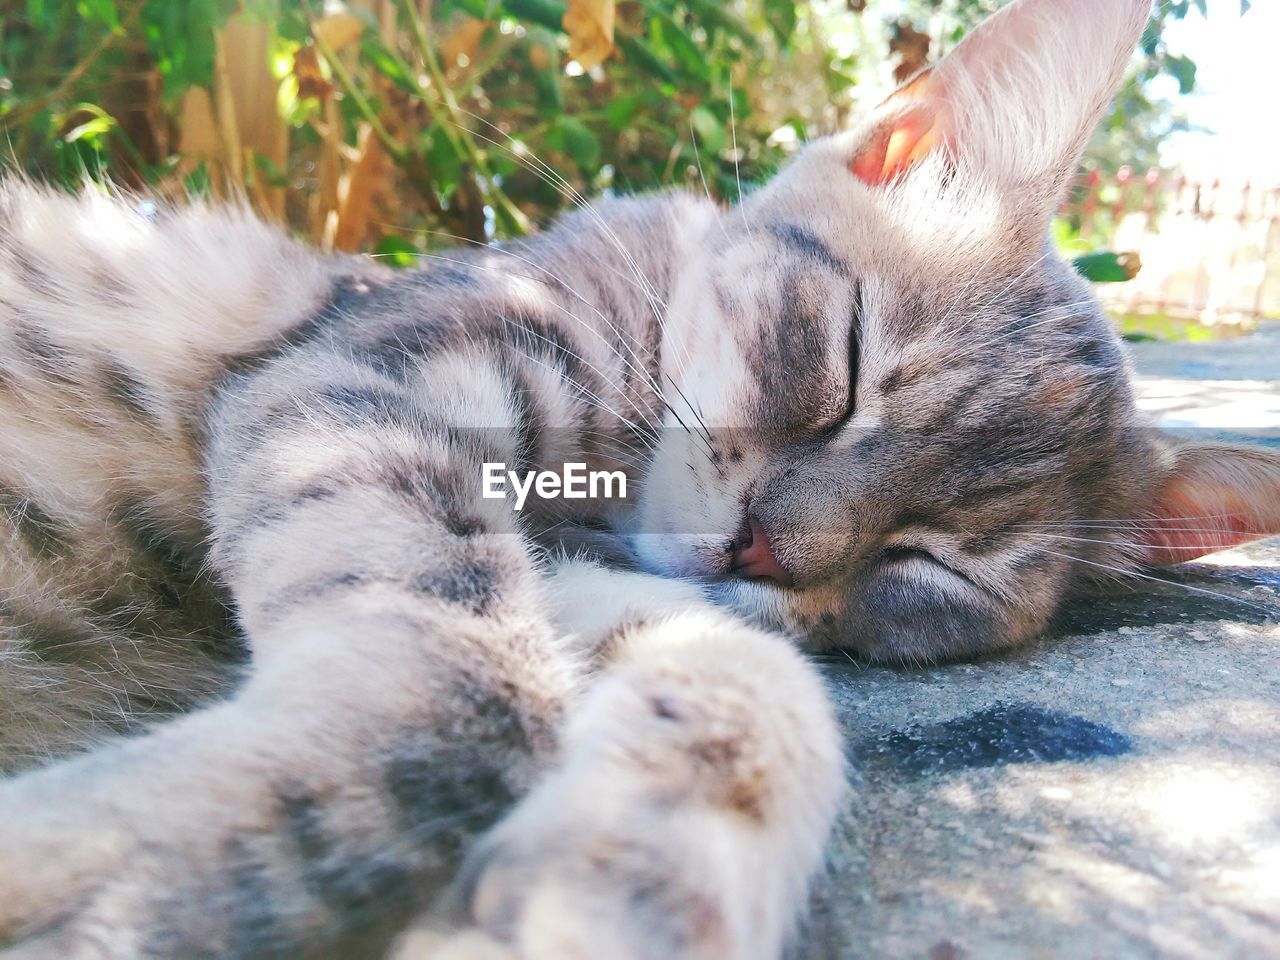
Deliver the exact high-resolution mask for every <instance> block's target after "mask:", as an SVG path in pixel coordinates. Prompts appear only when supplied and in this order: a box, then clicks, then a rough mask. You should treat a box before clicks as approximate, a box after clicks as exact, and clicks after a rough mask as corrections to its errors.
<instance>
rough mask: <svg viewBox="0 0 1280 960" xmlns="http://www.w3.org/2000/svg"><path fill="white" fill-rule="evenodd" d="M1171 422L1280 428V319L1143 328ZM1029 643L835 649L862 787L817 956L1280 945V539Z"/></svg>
mask: <svg viewBox="0 0 1280 960" xmlns="http://www.w3.org/2000/svg"><path fill="white" fill-rule="evenodd" d="M1133 352H1134V359H1135V362H1136V364H1137V367H1138V370H1139V373H1140V375H1141V381H1142V392H1143V397H1144V400H1143V404H1144V406H1145V407H1146V408H1147V409H1149V410H1150V411H1152V413H1153V414H1154V415H1155V416H1156V418H1157V419H1158V420H1159V421H1161V422H1162V423H1163V424H1165V425H1166V426H1168V427H1170V428H1174V429H1178V430H1182V431H1186V432H1190V433H1194V434H1199V435H1203V436H1223V437H1227V436H1236V437H1241V438H1244V439H1248V440H1251V441H1254V442H1263V443H1270V444H1275V445H1277V446H1280V324H1273V325H1271V327H1269V328H1264V329H1263V330H1261V331H1259V332H1258V333H1256V334H1254V335H1252V336H1250V337H1248V338H1245V339H1241V340H1238V341H1225V342H1219V343H1215V344H1207V345H1205V344H1200V345H1195V346H1190V347H1188V346H1181V345H1170V344H1139V345H1135V346H1134V348H1133ZM1162 576H1165V577H1166V578H1167V579H1168V580H1170V581H1172V583H1169V584H1165V583H1157V582H1146V583H1144V584H1143V585H1142V588H1141V589H1139V590H1136V591H1132V592H1123V593H1118V594H1116V595H1115V596H1111V597H1108V598H1106V599H1102V600H1098V601H1094V602H1089V603H1081V604H1077V605H1075V606H1074V607H1073V608H1072V609H1070V610H1069V611H1067V613H1066V614H1065V615H1064V617H1063V618H1062V622H1061V624H1060V625H1059V627H1058V629H1057V630H1056V631H1055V634H1054V635H1053V636H1052V637H1050V638H1048V639H1046V640H1044V641H1042V642H1040V643H1039V644H1038V645H1036V646H1035V647H1034V648H1032V649H1029V650H1027V651H1025V652H1022V653H1019V654H1015V655H1011V656H1002V657H999V658H993V659H989V660H986V661H984V662H981V663H973V664H964V665H957V666H948V667H942V668H938V669H933V670H924V671H895V670H885V669H871V668H866V667H863V666H859V665H857V664H854V663H851V662H849V661H847V660H844V659H843V658H833V659H832V660H831V661H830V662H828V663H827V664H826V665H825V666H826V670H827V675H828V678H829V681H830V685H831V688H832V691H833V694H834V697H835V700H836V703H837V704H838V706H839V710H840V713H841V715H842V719H843V721H844V726H845V729H846V731H847V737H848V750H849V755H850V758H851V760H852V761H853V766H854V769H855V773H854V776H855V778H856V783H855V789H854V790H853V791H851V800H850V804H849V807H848V809H847V810H846V812H845V815H844V817H843V819H842V821H841V823H840V824H839V826H838V828H837V831H836V835H835V837H834V839H833V841H832V844H831V847H830V857H829V861H830V865H829V869H828V871H827V873H826V875H825V876H824V877H823V879H822V881H821V882H820V884H819V885H818V889H817V890H816V892H815V895H814V909H813V915H812V917H811V919H810V921H809V923H808V926H807V929H806V931H805V935H804V937H803V938H802V941H801V943H800V945H799V947H798V948H797V949H796V950H795V951H794V952H795V956H796V958H798V960H819V958H846V957H849V958H852V957H867V958H899V957H902V958H917V957H918V958H927V960H956V958H964V957H974V958H978V957H981V958H987V957H992V958H1024V957H1036V958H1038V957H1045V958H1049V957H1053V958H1095V957H1096V958H1128V957H1174V958H1199V957H1204V958H1215V960H1217V958H1229V957H1240V958H1246V957H1247V958H1263V957H1277V958H1280V539H1275V540H1271V541H1269V542H1264V543H1261V544H1257V545H1253V546H1250V547H1248V548H1244V549H1239V550H1233V551H1229V552H1225V553H1222V554H1219V555H1217V556H1215V557H1213V558H1211V559H1210V561H1209V562H1203V563H1199V564H1192V565H1187V566H1185V567H1183V568H1180V569H1179V570H1176V571H1167V572H1163V573H1162Z"/></svg>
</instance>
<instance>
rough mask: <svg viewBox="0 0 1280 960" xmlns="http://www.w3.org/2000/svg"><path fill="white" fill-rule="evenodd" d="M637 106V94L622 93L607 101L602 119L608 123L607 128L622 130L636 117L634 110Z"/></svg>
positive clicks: (638, 103) (638, 104) (638, 102)
mask: <svg viewBox="0 0 1280 960" xmlns="http://www.w3.org/2000/svg"><path fill="white" fill-rule="evenodd" d="M639 106H640V95H639V94H638V93H624V94H622V95H621V96H618V97H614V98H613V99H612V100H610V101H609V104H608V106H606V107H605V108H604V118H605V119H606V120H608V121H609V126H611V127H613V129H615V130H624V129H626V127H627V125H628V124H630V123H631V118H632V117H634V116H635V115H636V109H637V108H638V107H639Z"/></svg>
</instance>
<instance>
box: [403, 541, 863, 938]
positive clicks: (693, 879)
mask: <svg viewBox="0 0 1280 960" xmlns="http://www.w3.org/2000/svg"><path fill="white" fill-rule="evenodd" d="M573 567H576V568H577V569H573ZM575 578H576V579H577V580H578V584H577V586H575V584H574V581H575ZM611 578H612V580H613V584H612V586H611V587H610V586H609V581H610V579H611ZM558 579H559V583H558V584H556V586H557V587H558V588H559V589H557V590H556V591H555V593H556V594H557V595H558V597H559V598H561V599H566V600H567V599H568V598H571V597H574V596H576V597H577V598H578V603H577V607H578V615H577V616H576V617H575V616H570V618H569V619H570V621H571V622H573V623H574V625H575V626H576V628H577V629H578V630H579V633H578V636H579V639H580V641H581V642H583V643H589V644H595V645H597V647H598V649H599V650H600V652H601V654H602V655H603V656H605V657H607V658H608V660H609V662H610V665H609V666H608V668H607V669H606V671H605V673H604V674H603V675H602V676H601V677H600V679H599V680H598V682H596V683H595V684H593V685H592V687H591V688H590V691H589V692H588V693H587V695H586V698H585V700H584V701H583V702H582V703H581V704H580V705H579V706H578V707H577V708H576V709H575V710H574V712H573V713H572V715H571V717H570V721H569V725H568V731H567V734H566V736H565V741H564V745H563V752H562V758H563V759H562V762H561V763H560V764H559V765H558V766H557V768H556V769H555V770H554V772H552V773H551V775H550V776H549V777H548V778H547V779H545V780H543V781H542V782H541V783H540V785H539V786H538V787H537V788H536V789H535V790H534V792H533V793H531V794H530V795H529V796H528V797H527V798H526V799H525V800H524V801H522V802H521V803H520V804H519V806H518V807H517V808H516V810H515V811H514V812H513V813H512V814H511V815H510V816H508V817H507V818H506V819H504V820H503V821H502V822H501V823H500V824H499V825H498V826H497V827H496V828H495V829H494V831H493V832H492V833H491V834H490V835H489V836H488V837H486V838H485V840H483V841H482V842H481V844H480V845H479V846H478V848H477V850H476V851H475V852H474V854H473V858H472V861H471V863H470V865H469V867H468V877H467V883H466V888H465V891H464V894H463V895H464V896H465V898H466V901H467V907H468V909H469V911H470V916H471V918H472V920H473V922H474V923H475V924H477V925H478V927H479V928H480V932H477V931H474V930H473V931H468V932H467V933H466V934H465V935H464V937H463V939H461V940H459V941H455V942H453V943H452V944H451V945H450V947H449V949H450V950H453V951H455V952H456V955H457V956H459V957H467V956H475V957H485V956H500V955H501V954H500V953H498V952H497V950H498V947H499V945H501V946H502V947H504V948H505V949H507V950H508V951H510V953H511V955H513V956H517V957H520V958H523V960H551V958H555V960H575V958H583V960H586V958H596V957H610V958H617V960H642V958H655V960H657V958H663V960H666V958H674V957H680V958H707V960H711V958H716V960H720V958H728V957H733V958H743V960H746V958H760V960H768V958H774V957H777V956H779V954H780V952H781V950H782V947H783V944H784V941H785V939H786V937H787V935H788V933H789V932H790V931H791V929H792V926H793V924H794V922H795V920H796V918H797V915H798V913H799V911H800V909H801V907H802V905H803V902H804V895H805V891H806V888H807V883H808V880H809V878H810V876H811V875H812V873H813V872H814V870H815V869H816V867H817V865H818V863H819V862H820V858H821V851H822V847H823V841H824V839H825V837H826V835H827V832H828V829H829V826H830V824H831V822H832V820H833V819H834V817H835V814H836V811H837V808H838V804H839V800H840V797H841V796H842V793H843V791H844V789H845V787H844V784H845V780H844V777H843V763H842V758H841V751H840V745H839V744H840V740H839V735H838V732H837V729H836V725H835V721H834V718H833V715H832V711H831V709H830V707H829V706H828V703H827V700H826V696H825V692H824V690H823V686H822V683H821V681H820V679H819V678H818V676H817V675H816V672H815V671H814V670H813V669H812V667H811V666H810V665H808V664H807V663H806V662H805V661H804V660H803V658H802V657H801V656H800V655H799V654H798V653H797V652H796V651H795V650H794V649H793V648H792V647H791V645H790V644H788V643H787V642H786V641H785V640H784V639H783V638H781V637H778V636H774V635H771V634H768V633H765V632H763V631H760V630H758V629H755V628H753V627H751V626H748V625H747V624H745V623H743V622H741V621H740V620H738V619H737V618H735V617H733V616H731V615H729V614H727V613H725V612H723V611H720V610H716V609H712V608H710V607H708V606H706V605H705V604H704V603H702V602H700V600H699V599H698V595H697V591H696V590H693V588H691V587H689V586H688V585H686V584H672V583H670V582H665V581H654V580H653V579H652V578H646V577H640V576H637V575H634V574H609V573H606V572H604V571H599V570H591V569H590V568H587V567H585V566H582V565H571V568H570V569H569V570H567V571H562V573H561V574H560V576H559V578H558ZM560 609H561V610H562V612H567V611H568V609H569V608H567V607H563V606H562V607H560ZM610 614H612V615H615V616H617V617H618V618H619V619H618V620H617V621H616V622H615V623H613V624H612V625H611V626H610V627H609V628H608V629H601V628H602V627H603V624H604V623H605V622H606V619H605V618H606V617H607V616H608V615H610ZM482 934H483V935H482ZM428 944H430V946H427V945H428ZM444 949H445V948H444V947H443V946H442V945H441V944H440V943H439V942H438V941H435V940H433V939H431V934H429V933H428V932H426V931H419V932H417V933H416V934H414V935H411V936H409V937H406V938H405V940H404V943H403V949H402V952H401V954H400V958H401V960H410V958H414V960H417V958H421V957H426V956H436V955H437V952H438V951H441V950H444ZM439 955H440V956H452V955H453V954H452V953H449V952H444V953H439Z"/></svg>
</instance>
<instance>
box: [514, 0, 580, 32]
mask: <svg viewBox="0 0 1280 960" xmlns="http://www.w3.org/2000/svg"><path fill="white" fill-rule="evenodd" d="M503 6H505V7H506V8H507V9H508V10H509V11H511V13H512V15H513V16H516V17H519V18H520V19H521V20H524V21H527V22H529V23H536V24H539V25H540V26H544V27H546V28H548V29H549V30H555V31H558V32H563V29H562V27H561V23H562V22H563V20H564V11H565V5H564V4H563V3H559V2H558V0H506V2H505V3H504V4H503Z"/></svg>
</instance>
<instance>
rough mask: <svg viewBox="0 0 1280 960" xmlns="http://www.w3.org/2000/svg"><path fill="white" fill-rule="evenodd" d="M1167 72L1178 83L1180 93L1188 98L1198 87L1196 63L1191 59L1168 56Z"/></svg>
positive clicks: (1166, 62) (1166, 60)
mask: <svg viewBox="0 0 1280 960" xmlns="http://www.w3.org/2000/svg"><path fill="white" fill-rule="evenodd" d="M1164 69H1165V72H1166V73H1168V74H1169V75H1170V76H1171V77H1173V78H1175V79H1176V80H1177V81H1178V92H1179V93H1181V94H1182V95H1183V96H1186V95H1187V94H1188V93H1190V92H1191V91H1192V90H1194V89H1195V87H1196V62H1195V61H1194V60H1192V59H1191V58H1190V57H1181V56H1168V57H1166V58H1165V61H1164Z"/></svg>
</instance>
